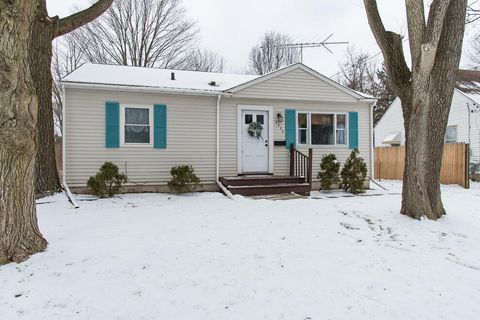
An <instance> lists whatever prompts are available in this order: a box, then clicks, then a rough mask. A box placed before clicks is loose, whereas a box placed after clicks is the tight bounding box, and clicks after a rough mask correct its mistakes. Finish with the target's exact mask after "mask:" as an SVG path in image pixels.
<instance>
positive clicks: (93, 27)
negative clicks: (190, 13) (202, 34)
mask: <svg viewBox="0 0 480 320" xmlns="http://www.w3.org/2000/svg"><path fill="white" fill-rule="evenodd" d="M197 34H198V30H197V28H196V25H195V23H194V22H193V21H191V20H189V19H188V18H187V17H186V14H185V9H184V8H183V7H182V5H181V1H180V0H116V1H114V2H113V4H112V6H111V7H110V9H108V10H107V11H106V13H105V14H103V15H102V16H101V17H100V18H99V19H97V20H95V21H93V22H92V23H89V24H87V25H85V26H84V27H83V28H81V29H79V32H78V33H76V34H75V37H76V41H77V42H78V43H79V44H81V46H82V50H83V51H84V52H85V55H86V57H87V59H88V60H89V61H92V62H97V63H110V64H122V65H133V66H141V67H161V68H182V66H183V64H184V63H185V59H186V56H187V55H188V52H189V50H190V49H191V48H192V47H196V45H195V44H196V37H197Z"/></svg>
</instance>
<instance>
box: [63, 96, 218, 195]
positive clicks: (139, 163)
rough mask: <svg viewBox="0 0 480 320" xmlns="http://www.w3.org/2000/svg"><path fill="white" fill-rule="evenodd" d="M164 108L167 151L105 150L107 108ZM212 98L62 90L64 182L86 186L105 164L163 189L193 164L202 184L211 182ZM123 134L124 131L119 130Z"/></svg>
mask: <svg viewBox="0 0 480 320" xmlns="http://www.w3.org/2000/svg"><path fill="white" fill-rule="evenodd" d="M106 101H117V102H119V103H120V105H152V106H153V105H154V104H165V105H167V119H168V120H167V148H166V149H154V148H152V147H151V146H135V147H122V146H121V147H120V148H117V149H107V148H106V147H105V102H106ZM215 114H216V98H215V97H194V96H179V95H165V94H154V93H143V92H142V93H134V92H121V91H104V90H84V89H73V88H66V113H65V125H66V131H65V137H66V141H65V142H66V150H65V151H66V159H65V160H66V168H65V169H66V178H67V183H68V184H69V185H70V186H72V187H75V186H85V185H86V182H87V180H88V177H90V176H91V175H94V174H95V173H96V172H97V170H98V169H99V168H100V166H101V165H102V164H103V162H105V161H112V162H114V163H115V164H117V165H118V167H119V169H120V171H122V172H125V171H127V172H128V177H129V179H130V180H131V181H133V182H135V183H148V184H159V185H161V184H165V183H166V182H167V181H168V180H169V179H170V169H171V168H172V167H173V166H176V165H179V164H191V165H193V167H194V168H195V171H196V172H197V174H198V176H199V177H200V179H202V180H203V181H213V180H214V177H215V137H216V134H215V132H216V130H215V124H216V118H215ZM121 130H122V129H121Z"/></svg>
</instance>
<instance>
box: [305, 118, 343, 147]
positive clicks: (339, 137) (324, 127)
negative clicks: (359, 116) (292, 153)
mask: <svg viewBox="0 0 480 320" xmlns="http://www.w3.org/2000/svg"><path fill="white" fill-rule="evenodd" d="M297 128H298V144H307V145H346V144H347V115H346V114H343V113H338V114H335V113H313V112H312V113H310V112H299V113H298V117H297Z"/></svg>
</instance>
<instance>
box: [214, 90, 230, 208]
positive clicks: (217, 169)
mask: <svg viewBox="0 0 480 320" xmlns="http://www.w3.org/2000/svg"><path fill="white" fill-rule="evenodd" d="M221 100H222V94H221V93H219V94H218V95H217V140H216V144H217V145H216V150H215V152H216V154H215V157H216V158H215V182H216V184H217V185H218V187H219V188H220V190H222V191H223V193H225V195H226V196H227V197H229V198H230V199H232V200H233V199H234V197H233V194H232V193H231V192H230V191H229V190H228V189H227V188H225V186H224V185H223V184H222V183H221V182H220V180H219V178H220V101H221Z"/></svg>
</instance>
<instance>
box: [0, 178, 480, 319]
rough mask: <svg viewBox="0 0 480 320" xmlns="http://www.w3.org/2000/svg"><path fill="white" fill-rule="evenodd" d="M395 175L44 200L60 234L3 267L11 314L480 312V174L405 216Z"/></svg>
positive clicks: (45, 225) (3, 304) (44, 225)
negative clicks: (276, 196) (74, 201)
mask: <svg viewBox="0 0 480 320" xmlns="http://www.w3.org/2000/svg"><path fill="white" fill-rule="evenodd" d="M385 184H386V185H387V186H388V187H389V191H388V192H379V191H378V190H377V191H372V192H370V193H371V194H370V195H371V196H362V197H348V198H343V197H340V198H327V199H296V200H286V201H273V200H253V199H247V198H242V197H239V198H238V199H236V200H234V201H232V200H229V199H228V198H226V197H224V196H222V195H221V194H215V193H204V194H195V195H188V196H180V197H178V196H172V195H167V194H136V195H122V196H119V197H117V198H115V199H105V200H97V201H80V206H81V208H80V209H78V210H74V209H72V207H71V206H70V205H69V203H68V202H67V201H66V199H65V197H64V196H63V195H56V196H53V197H49V198H44V199H41V200H40V201H39V202H40V203H41V204H38V206H37V207H38V216H39V222H40V228H41V230H42V231H43V233H44V235H45V237H46V238H47V239H48V241H49V242H50V245H49V247H48V249H47V251H46V252H44V253H41V254H37V255H35V256H33V257H32V258H30V259H29V260H27V261H26V262H24V263H22V264H10V265H6V266H2V267H0V319H2V320H9V319H35V320H39V319H49V320H50V319H56V320H57V319H69V320H70V319H102V320H103V319H195V320H197V319H242V320H245V319H289V320H290V319H299V320H304V319H422V320H424V319H478V318H479V315H480V205H479V204H480V186H479V184H474V185H473V186H472V189H471V190H464V189H461V188H460V187H455V186H446V187H444V188H443V199H444V204H445V207H446V209H447V212H448V214H447V216H446V217H445V218H443V219H441V220H439V221H438V222H433V221H426V220H424V221H414V220H412V219H410V218H407V217H405V216H402V215H400V214H399V213H398V211H399V208H400V196H399V195H398V193H399V191H400V184H399V183H395V182H385ZM379 193H383V195H378V194H379ZM316 196H317V197H321V195H319V194H316Z"/></svg>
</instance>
